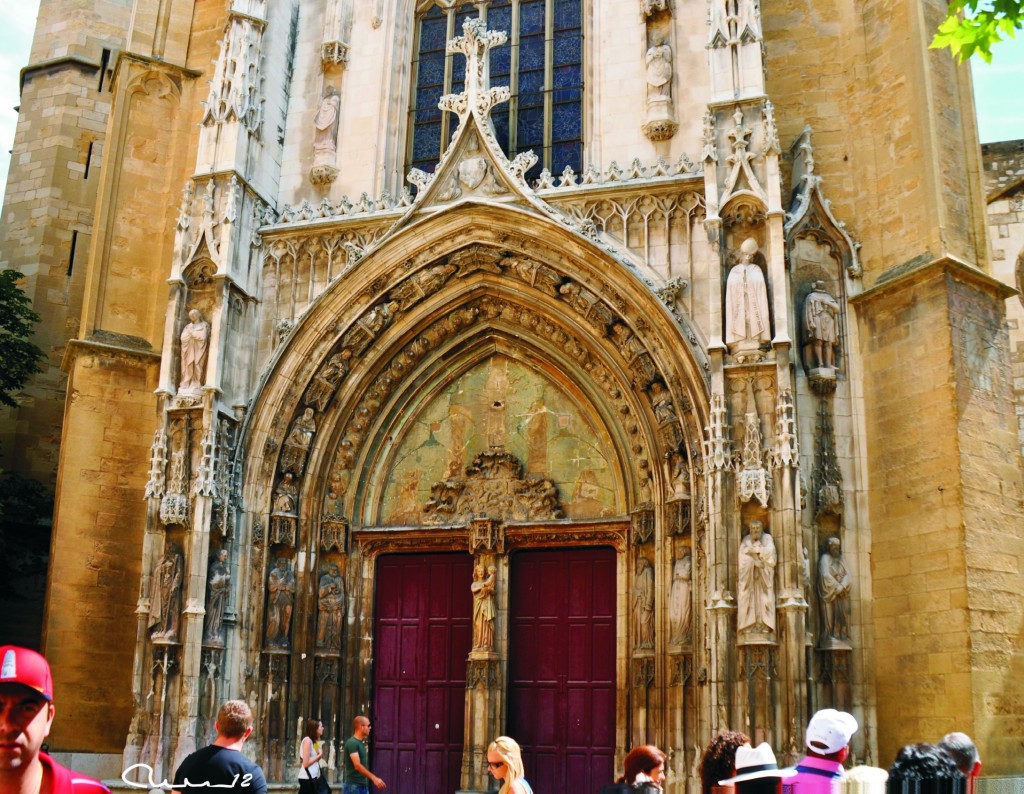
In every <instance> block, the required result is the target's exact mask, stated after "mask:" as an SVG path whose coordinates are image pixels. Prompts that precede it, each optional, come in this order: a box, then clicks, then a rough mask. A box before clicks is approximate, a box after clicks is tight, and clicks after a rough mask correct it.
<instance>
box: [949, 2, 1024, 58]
mask: <svg viewBox="0 0 1024 794" xmlns="http://www.w3.org/2000/svg"><path fill="white" fill-rule="evenodd" d="M1022 28H1024V0H952V2H951V3H950V4H949V6H948V8H947V16H946V18H945V20H943V22H942V24H941V25H939V30H938V32H937V33H936V34H935V38H934V39H932V43H931V45H930V46H931V47H932V48H933V49H941V48H948V49H949V51H950V53H951V54H952V55H953V57H954V58H956V59H957V61H959V62H960V63H963V62H964V61H966V60H967V59H968V58H970V57H971V56H972V55H975V54H977V55H979V56H981V58H982V59H983V60H984V61H985V63H991V62H992V45H994V44H998V43H999V42H1000V41H1003V39H1005V38H1010V39H1012V38H1016V33H1017V31H1018V30H1021V29H1022Z"/></svg>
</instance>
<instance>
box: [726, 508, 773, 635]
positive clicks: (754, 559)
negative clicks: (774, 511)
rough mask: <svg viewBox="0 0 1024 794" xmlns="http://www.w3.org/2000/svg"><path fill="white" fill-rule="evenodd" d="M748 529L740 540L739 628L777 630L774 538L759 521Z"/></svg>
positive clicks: (754, 522) (737, 603) (737, 599)
mask: <svg viewBox="0 0 1024 794" xmlns="http://www.w3.org/2000/svg"><path fill="white" fill-rule="evenodd" d="M749 530H750V531H749V533H748V534H747V535H746V536H745V537H744V538H743V540H742V541H740V564H739V586H738V587H737V594H736V595H737V598H736V606H737V618H736V629H737V630H738V631H743V630H745V629H762V630H763V629H767V630H769V631H775V563H776V557H775V541H774V540H772V536H771V535H769V534H768V533H767V532H765V531H764V524H762V523H761V522H760V521H751V522H750V525H749Z"/></svg>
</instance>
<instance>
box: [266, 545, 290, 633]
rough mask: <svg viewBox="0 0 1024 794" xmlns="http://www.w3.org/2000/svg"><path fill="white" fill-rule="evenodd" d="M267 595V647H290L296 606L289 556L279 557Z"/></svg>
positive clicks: (272, 571)
mask: <svg viewBox="0 0 1024 794" xmlns="http://www.w3.org/2000/svg"><path fill="white" fill-rule="evenodd" d="M267 596H268V597H267V647H268V648H288V647H289V645H290V641H289V638H288V634H289V629H290V628H291V624H292V609H293V608H294V606H295V574H293V573H292V565H291V563H290V562H289V561H288V558H287V557H278V558H277V563H276V565H275V567H274V568H273V569H272V570H271V571H270V576H269V577H268V580H267Z"/></svg>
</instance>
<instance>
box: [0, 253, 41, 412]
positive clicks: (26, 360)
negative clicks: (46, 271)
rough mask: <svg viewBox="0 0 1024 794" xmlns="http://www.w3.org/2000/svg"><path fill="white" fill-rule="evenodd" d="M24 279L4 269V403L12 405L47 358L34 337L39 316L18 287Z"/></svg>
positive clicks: (0, 378) (0, 385)
mask: <svg viewBox="0 0 1024 794" xmlns="http://www.w3.org/2000/svg"><path fill="white" fill-rule="evenodd" d="M21 278H22V274H21V273H19V272H18V271H16V270H3V271H0V404H2V405H9V406H11V407H12V408H14V407H16V406H17V405H18V403H17V402H16V401H15V399H14V396H13V395H14V393H15V392H17V391H18V390H20V389H21V388H22V387H23V386H24V385H25V382H26V381H27V380H28V379H29V377H30V376H31V375H33V374H35V373H36V372H40V371H41V370H40V368H39V360H40V359H41V358H42V357H43V351H42V350H40V349H39V348H38V347H36V345H35V344H33V343H32V341H31V339H30V337H31V336H32V330H33V327H34V326H35V324H36V323H37V322H39V315H38V314H36V313H35V312H34V311H32V303H31V301H29V298H28V295H26V294H25V291H24V290H22V289H21V287H19V286H18V281H19V280H20V279H21Z"/></svg>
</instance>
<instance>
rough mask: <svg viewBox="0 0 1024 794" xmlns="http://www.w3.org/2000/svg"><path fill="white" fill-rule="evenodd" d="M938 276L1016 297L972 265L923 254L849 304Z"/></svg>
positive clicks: (891, 271) (886, 274) (868, 300)
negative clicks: (945, 275)
mask: <svg viewBox="0 0 1024 794" xmlns="http://www.w3.org/2000/svg"><path fill="white" fill-rule="evenodd" d="M939 273H948V274H949V275H951V276H953V277H955V278H958V279H962V280H964V281H970V282H972V283H973V284H974V285H975V286H977V287H979V288H981V289H983V290H987V291H989V292H994V293H995V294H996V295H998V296H999V297H1000V298H1004V299H1005V298H1010V297H1013V296H1014V295H1016V294H1017V290H1015V289H1013V287H1009V286H1007V285H1006V284H1004V283H1003V282H1001V281H999V280H998V279H996V278H993V277H992V276H990V275H989V274H988V273H985V272H983V271H981V270H979V269H978V268H977V267H975V266H974V265H970V264H968V263H966V262H964V261H962V260H960V259H957V258H956V257H953V256H939V257H936V256H934V255H933V254H930V253H926V254H923V255H921V256H919V257H915V258H914V259H911V260H909V261H908V262H904V263H903V264H901V265H896V266H895V267H892V268H890V269H888V270H886V271H885V272H884V273H882V275H881V276H879V278H878V280H877V281H876V282H875V283H874V284H873V285H872V286H871V287H869V288H868V289H866V290H864V291H863V292H862V293H860V294H859V295H856V296H853V297H851V298H850V299H849V302H850V303H851V304H853V305H854V306H861V305H864V306H866V305H867V304H868V303H871V302H872V301H874V300H875V299H876V298H880V297H883V296H885V295H888V294H889V293H891V292H895V291H898V290H902V289H907V288H912V287H913V286H914V285H915V284H918V283H920V282H922V281H924V280H926V279H929V278H932V277H934V276H936V275H938V274H939Z"/></svg>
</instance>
